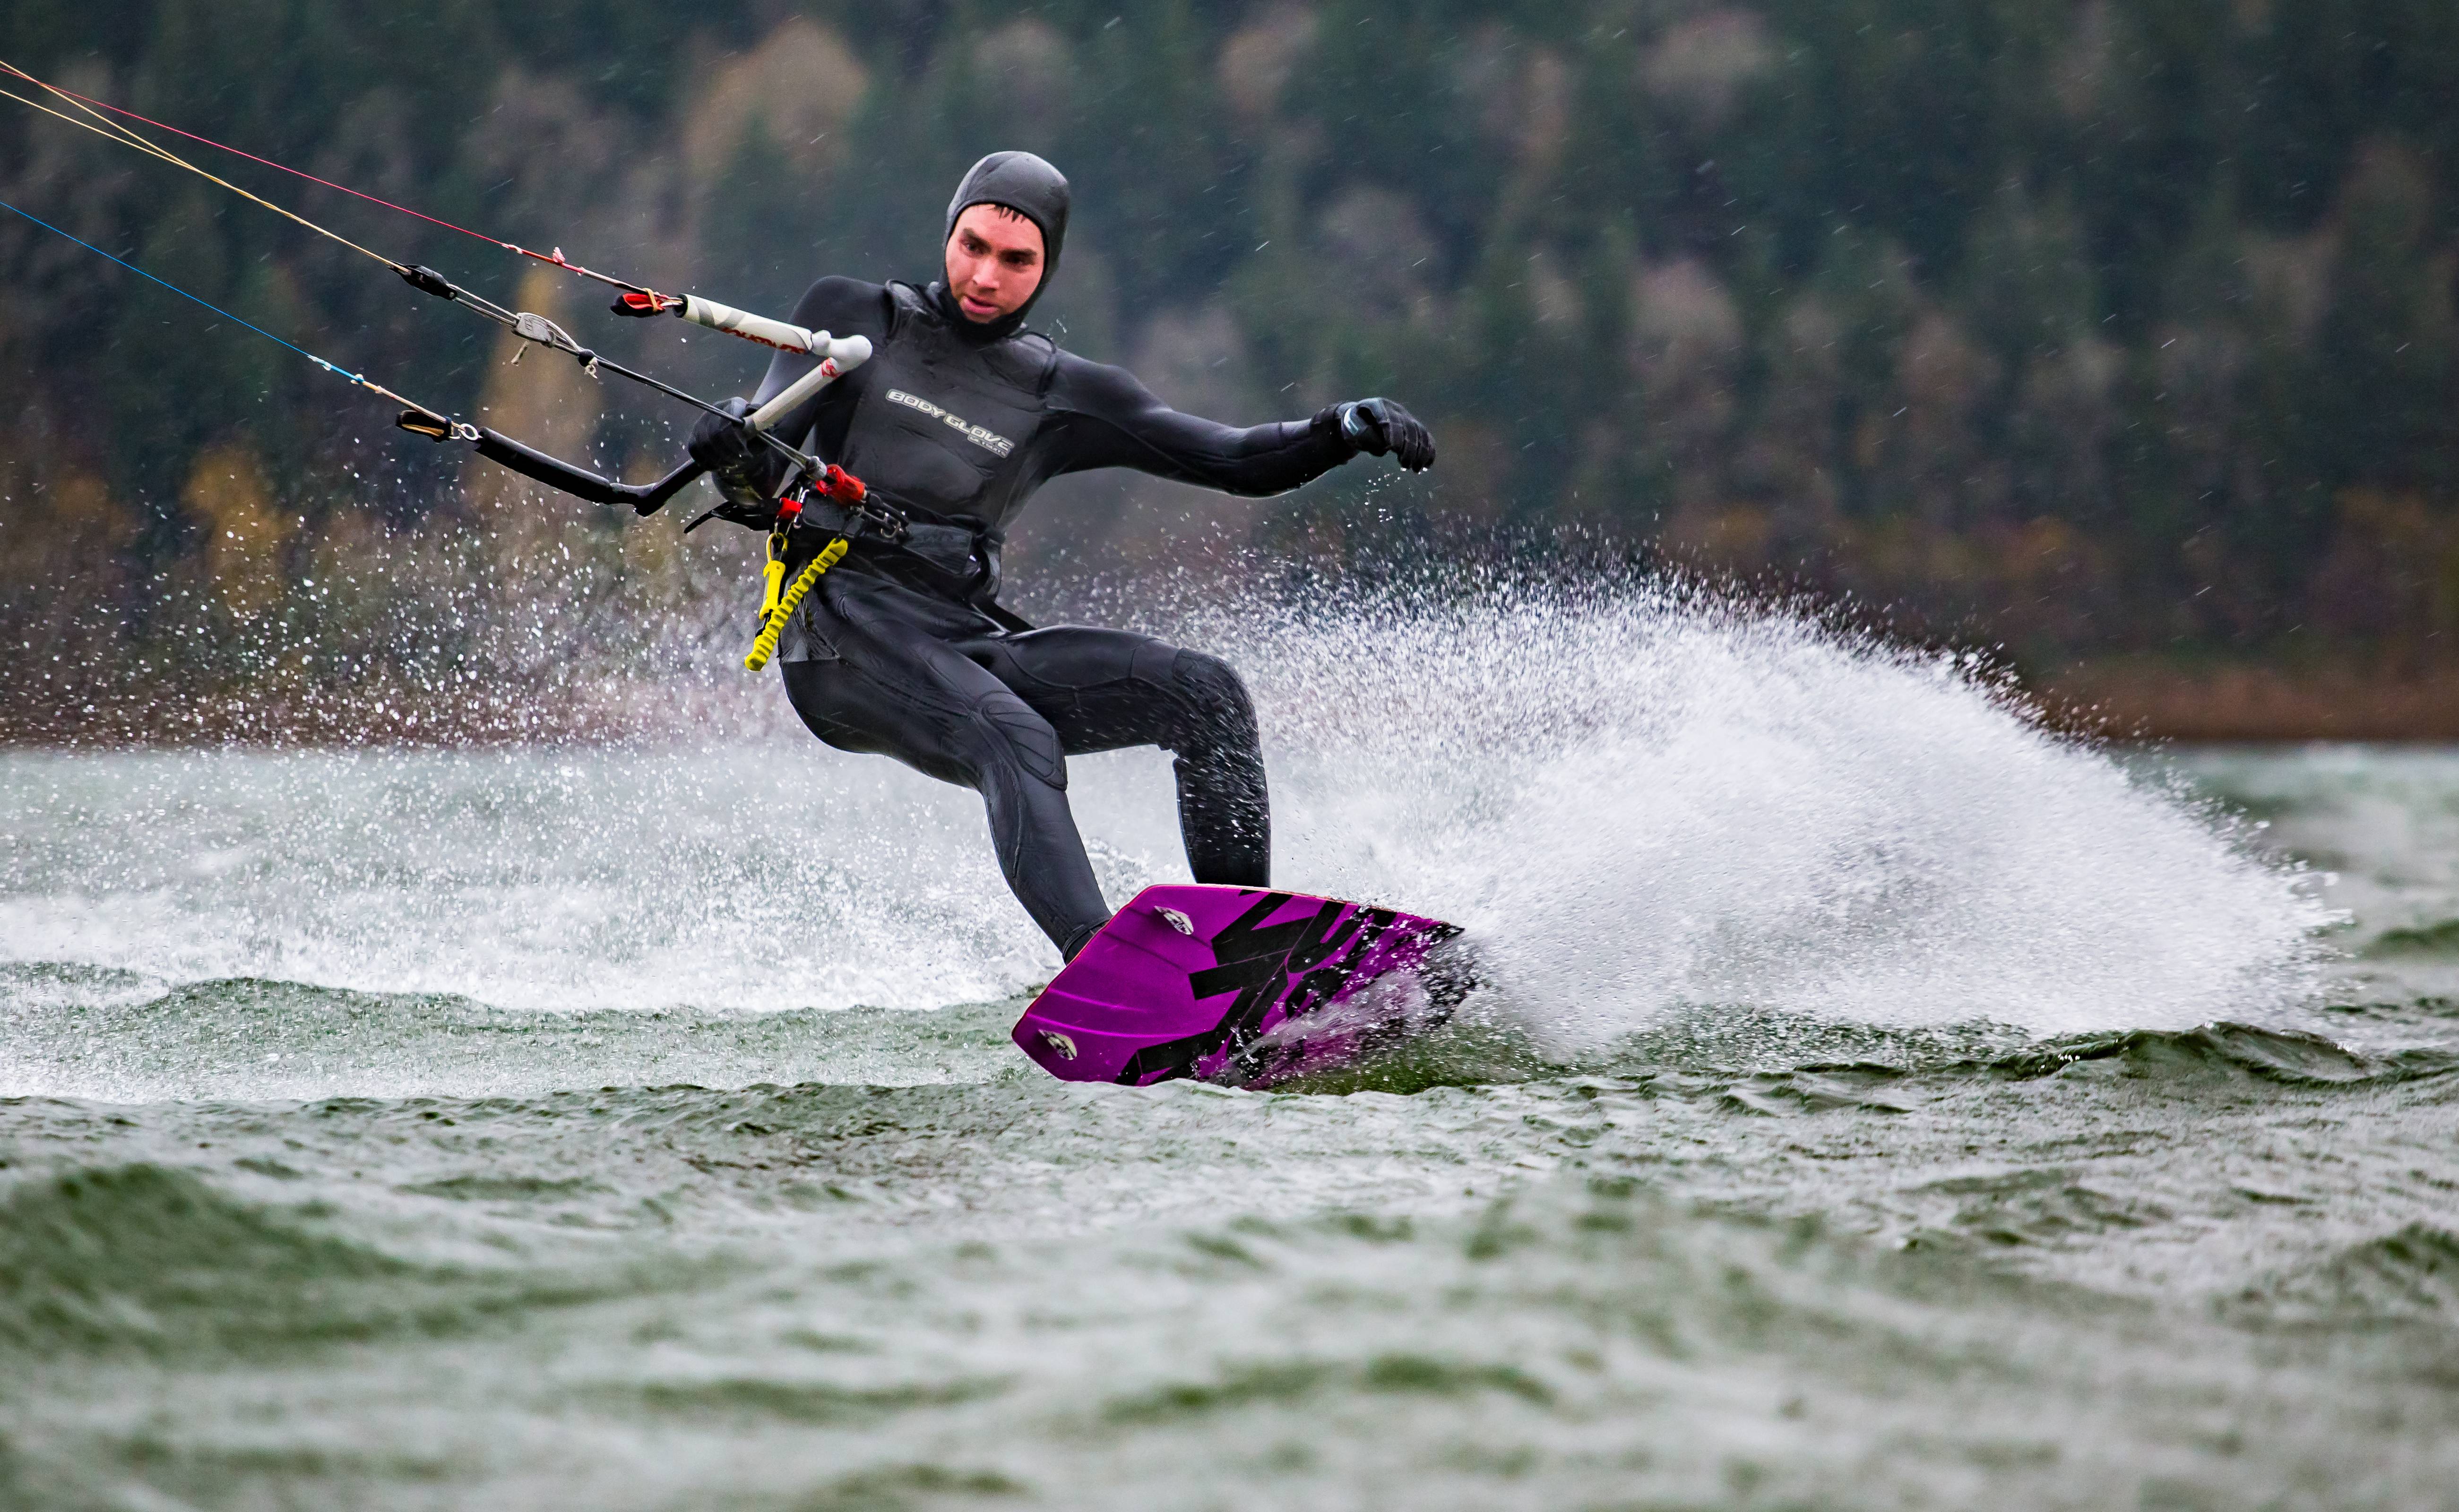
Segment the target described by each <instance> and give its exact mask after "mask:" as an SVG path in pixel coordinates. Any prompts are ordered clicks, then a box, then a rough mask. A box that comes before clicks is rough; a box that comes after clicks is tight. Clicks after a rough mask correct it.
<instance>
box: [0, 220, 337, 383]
mask: <svg viewBox="0 0 2459 1512" xmlns="http://www.w3.org/2000/svg"><path fill="white" fill-rule="evenodd" d="M0 210H6V211H8V212H10V213H11V214H12V215H17V216H24V217H25V219H27V220H29V221H33V222H34V224H36V225H38V226H41V227H42V228H43V229H44V230H46V231H49V232H52V233H53V234H54V235H57V236H64V237H68V239H69V240H70V241H72V242H76V244H77V245H79V246H81V247H83V248H85V249H86V250H87V251H89V252H92V253H94V254H95V256H97V257H106V258H111V261H113V262H114V263H118V264H119V265H120V266H121V267H124V268H126V269H127V270H128V271H129V272H131V273H134V274H136V275H137V277H139V278H146V279H154V282H155V283H157V284H161V285H162V286H163V287H164V288H166V289H169V290H170V291H171V292H172V293H174V294H177V295H179V297H180V298H181V299H183V300H195V301H196V303H197V304H200V305H204V306H205V308H207V309H209V310H212V311H213V312H214V313H215V314H217V315H219V316H221V318H222V319H224V320H226V321H230V322H232V323H233V324H235V325H240V326H247V328H248V329H249V330H252V331H254V332H256V333H257V334H258V335H259V336H262V337H263V338H264V339H265V340H266V341H269V342H281V344H282V345H283V346H284V347H289V348H290V349H291V350H292V351H295V352H297V353H298V354H299V355H300V356H302V357H305V358H306V359H307V360H308V361H309V362H311V363H314V364H315V365H316V366H317V367H319V368H324V369H325V370H326V372H329V373H339V374H340V375H341V376H343V377H345V378H347V379H348V380H350V382H352V383H354V384H360V385H364V386H366V387H368V388H373V387H375V386H374V385H372V384H369V383H368V381H367V380H366V379H365V378H362V377H360V376H359V375H358V374H357V373H354V372H352V371H350V370H349V369H348V368H336V367H335V366H333V365H332V364H331V363H328V362H326V360H325V359H324V358H322V357H319V356H317V355H316V354H315V353H314V352H311V351H309V350H308V349H307V348H306V347H301V346H299V345H297V344H296V343H293V342H286V341H283V340H282V338H281V337H279V336H276V335H275V334H273V332H271V331H269V330H266V329H265V328H264V327H263V326H258V325H254V324H252V323H250V322H248V321H243V320H241V319H240V318H239V317H238V316H236V315H234V314H232V313H231V312H230V311H228V310H226V309H223V308H222V307H221V305H213V304H208V303H207V302H205V301H204V300H200V299H197V296H195V295H194V294H191V293H189V292H188V291H187V290H186V289H183V288H181V287H180V286H179V284H174V283H172V282H170V281H169V280H168V279H159V278H154V275H153V274H151V273H148V272H146V271H145V270H144V269H143V268H141V267H138V266H137V264H136V263H131V262H129V261H128V260H127V259H125V258H116V257H111V254H110V253H108V252H105V251H103V249H102V248H100V247H98V246H95V244H94V243H93V242H79V241H77V239H76V238H75V237H73V236H69V234H68V233H67V232H65V231H62V230H61V229H60V228H59V227H58V226H55V225H53V224H52V223H51V222H50V221H46V220H43V219H42V218H41V217H39V216H30V215H26V212H25V211H23V210H20V209H18V208H17V207H16V206H15V205H12V204H11V203H10V202H9V201H8V200H0Z"/></svg>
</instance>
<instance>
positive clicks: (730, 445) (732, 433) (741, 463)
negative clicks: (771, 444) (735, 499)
mask: <svg viewBox="0 0 2459 1512" xmlns="http://www.w3.org/2000/svg"><path fill="white" fill-rule="evenodd" d="M718 408H719V409H721V410H725V414H724V415H713V414H704V415H703V416H701V417H700V424H698V425H696V426H694V427H692V433H691V456H692V460H693V461H695V462H697V463H699V464H700V465H701V466H703V467H704V468H706V469H708V473H709V476H711V477H713V478H715V479H717V481H718V486H719V487H720V488H721V489H723V490H724V491H725V493H726V494H729V495H731V494H735V493H736V492H737V491H745V492H749V493H754V494H757V493H760V492H762V484H763V483H764V481H765V480H766V477H767V473H768V471H769V470H768V467H767V459H768V455H769V453H768V449H767V447H764V446H762V445H761V444H760V441H759V437H758V436H757V435H756V434H755V433H754V432H753V431H752V429H751V428H750V427H749V426H748V425H746V424H745V423H744V418H743V417H744V416H746V415H747V414H749V413H750V412H751V401H750V400H748V399H728V400H727V401H725V403H724V404H723V405H720V406H719V407H718Z"/></svg>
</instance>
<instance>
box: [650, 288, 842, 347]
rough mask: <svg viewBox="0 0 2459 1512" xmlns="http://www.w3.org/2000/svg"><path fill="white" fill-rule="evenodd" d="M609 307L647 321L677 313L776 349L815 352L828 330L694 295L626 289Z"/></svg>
mask: <svg viewBox="0 0 2459 1512" xmlns="http://www.w3.org/2000/svg"><path fill="white" fill-rule="evenodd" d="M608 307H609V308H611V309H612V310H614V312H615V313H616V314H618V315H629V316H632V317H634V318H635V319H639V320H646V319H648V318H649V317H650V316H652V315H675V316H680V317H681V318H683V319H684V320H687V321H690V322H691V323H692V324H693V325H695V326H707V327H708V328H709V329H710V330H718V331H724V332H725V333H726V334H727V335H728V336H740V337H742V338H743V339H744V340H745V341H748V342H758V343H759V344H760V345H761V346H763V347H776V348H777V349H778V350H779V351H790V352H802V351H818V350H820V347H819V346H817V345H814V344H815V343H825V342H827V341H828V339H829V333H828V332H827V331H819V332H812V331H807V330H805V329H804V328H803V327H801V326H791V325H788V324H787V323H786V322H784V321H781V320H770V319H769V318H768V317H767V316H766V315H754V314H751V313H750V312H748V311H746V310H739V309H736V308H735V307H734V306H732V305H720V304H719V303H718V302H717V301H715V300H705V299H703V298H701V297H700V296H699V295H697V294H652V293H639V292H625V293H622V294H618V295H617V296H615V303H614V304H613V305H610V306H608Z"/></svg>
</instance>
